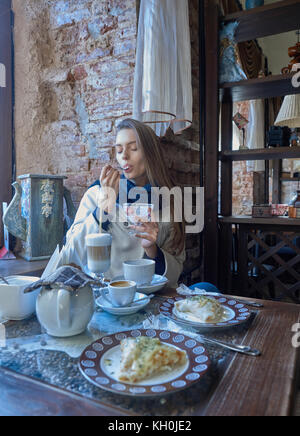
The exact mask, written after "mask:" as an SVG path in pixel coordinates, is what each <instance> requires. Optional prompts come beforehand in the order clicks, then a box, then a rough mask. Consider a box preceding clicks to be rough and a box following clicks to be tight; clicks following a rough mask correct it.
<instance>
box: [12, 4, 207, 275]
mask: <svg viewBox="0 0 300 436" xmlns="http://www.w3.org/2000/svg"><path fill="white" fill-rule="evenodd" d="M189 4H190V23H191V39H192V59H193V61H192V62H193V89H194V123H193V126H192V127H191V128H190V129H189V130H187V131H186V132H184V134H183V135H182V136H180V137H177V138H173V139H172V141H171V142H170V141H169V142H168V143H166V148H165V152H164V153H165V155H166V158H167V160H168V164H169V168H170V171H171V173H172V175H173V177H174V178H175V180H176V182H177V183H178V184H181V185H198V184H199V152H198V151H199V134H198V129H199V69H198V63H199V50H198V0H189ZM138 7H139V0H137V1H136V0H101V1H99V0H52V1H51V2H49V0H26V1H24V0H13V9H14V13H15V31H14V33H15V34H14V37H15V80H16V83H15V95H16V107H15V142H16V160H17V174H18V175H20V174H25V173H35V174H37V173H38V174H63V175H66V176H67V177H68V179H67V180H66V182H65V185H66V186H67V187H68V188H69V189H70V190H71V192H72V197H73V200H74V202H75V204H76V205H78V204H79V202H80V200H81V198H82V195H83V193H84V192H85V191H86V189H87V187H88V186H89V185H90V184H91V183H92V182H93V181H95V180H96V179H97V178H98V177H99V174H100V171H101V168H102V166H103V165H104V164H106V163H109V162H112V159H113V153H112V148H111V146H112V144H113V143H114V139H115V133H114V128H115V125H116V124H117V123H118V121H119V120H120V119H121V118H124V117H126V116H130V115H131V114H132V95H133V79H134V68H135V50H136V37H137V9H138ZM187 247H188V261H187V266H189V267H194V266H197V265H198V264H199V252H200V248H199V238H195V237H194V238H188V241H187Z"/></svg>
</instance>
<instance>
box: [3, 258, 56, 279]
mask: <svg viewBox="0 0 300 436" xmlns="http://www.w3.org/2000/svg"><path fill="white" fill-rule="evenodd" d="M48 262H49V260H34V261H32V262H28V261H27V260H25V259H22V258H21V257H17V259H9V260H0V275H1V276H3V277H7V276H13V275H24V276H37V277H40V276H41V275H42V273H43V271H44V269H45V267H46V265H47V263H48Z"/></svg>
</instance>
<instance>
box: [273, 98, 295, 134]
mask: <svg viewBox="0 0 300 436" xmlns="http://www.w3.org/2000/svg"><path fill="white" fill-rule="evenodd" d="M275 126H280V127H284V126H287V127H290V128H291V129H296V128H297V127H300V94H296V95H286V96H285V97H284V100H283V103H282V105H281V108H280V111H279V114H278V116H277V118H276V121H275Z"/></svg>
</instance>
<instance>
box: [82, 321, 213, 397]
mask: <svg viewBox="0 0 300 436" xmlns="http://www.w3.org/2000/svg"><path fill="white" fill-rule="evenodd" d="M139 336H147V337H151V338H158V339H160V340H161V342H163V343H165V344H167V345H169V346H172V347H176V348H178V349H180V350H183V351H185V352H186V355H187V362H186V363H185V364H184V365H183V366H181V367H176V368H174V369H173V370H172V371H169V372H165V373H162V374H158V375H156V376H153V377H151V378H149V379H147V380H144V381H142V382H139V383H135V384H129V383H124V382H120V381H119V380H118V368H119V365H120V358H121V346H120V342H121V340H122V339H125V338H128V337H133V338H136V337H139ZM210 364H211V362H210V359H209V356H208V353H207V351H206V348H205V347H204V346H203V345H202V344H201V343H200V342H198V341H197V340H195V339H192V338H190V337H188V336H185V335H183V334H179V333H175V332H170V331H167V330H154V329H148V330H143V329H139V330H129V331H124V332H119V333H115V334H113V335H109V336H106V337H104V338H101V339H98V340H97V341H95V342H93V343H92V344H91V345H89V346H88V347H87V348H86V349H85V350H84V352H83V353H82V355H81V357H80V359H79V368H80V371H81V373H82V374H83V376H84V377H85V378H86V379H87V380H88V381H89V382H91V383H92V384H94V385H96V386H98V387H99V388H101V389H104V390H106V391H109V392H113V393H116V394H121V395H129V396H134V397H137V396H138V397H151V396H157V395H166V394H169V393H175V392H177V391H179V390H182V389H186V388H188V387H190V386H192V385H193V384H195V383H196V382H198V381H199V380H201V378H202V377H203V376H204V375H205V374H206V373H207V371H208V370H209V367H210Z"/></svg>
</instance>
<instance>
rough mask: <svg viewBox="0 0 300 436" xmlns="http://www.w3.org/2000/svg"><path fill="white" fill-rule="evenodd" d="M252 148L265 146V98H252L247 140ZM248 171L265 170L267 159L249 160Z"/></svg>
mask: <svg viewBox="0 0 300 436" xmlns="http://www.w3.org/2000/svg"><path fill="white" fill-rule="evenodd" d="M246 144H247V146H248V148H249V149H250V150H253V149H257V148H260V149H262V148H264V146H265V105H264V101H263V100H251V101H250V106H249V124H248V128H247V142H246ZM247 169H248V171H265V161H263V160H259V161H252V162H250V161H247Z"/></svg>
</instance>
